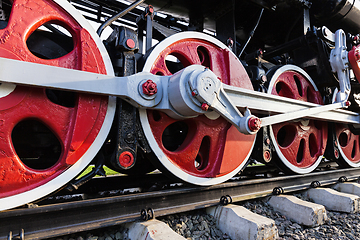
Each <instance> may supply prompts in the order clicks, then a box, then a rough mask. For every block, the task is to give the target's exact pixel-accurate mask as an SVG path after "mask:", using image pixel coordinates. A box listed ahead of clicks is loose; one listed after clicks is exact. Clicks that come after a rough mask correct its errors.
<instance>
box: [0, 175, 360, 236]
mask: <svg viewBox="0 0 360 240" xmlns="http://www.w3.org/2000/svg"><path fill="white" fill-rule="evenodd" d="M343 176H345V177H347V179H348V180H355V179H357V178H358V177H359V176H360V168H353V169H337V170H328V171H323V172H315V173H311V174H307V175H292V176H281V177H275V178H263V179H255V180H240V181H233V182H227V183H223V184H219V185H216V186H211V187H182V188H178V189H170V190H161V191H156V192H147V193H137V194H128V195H125V196H114V197H105V198H100V199H93V200H83V201H76V202H70V203H61V204H52V205H46V206H40V207H37V208H28V209H16V210H7V211H4V212H1V213H0V222H1V224H0V239H7V237H8V233H9V231H12V232H14V233H17V232H19V231H20V230H21V229H23V230H24V231H25V237H26V238H27V239H44V238H49V237H56V236H60V235H65V234H70V233H75V232H80V231H87V230H92V229H97V228H102V227H109V226H113V225H116V224H120V223H124V222H130V221H135V220H140V211H141V209H148V208H151V209H152V210H153V211H154V214H155V216H156V217H159V216H164V215H168V214H175V213H179V212H184V211H189V210H194V209H200V208H205V207H210V206H215V205H218V204H219V201H220V198H221V197H222V196H225V195H230V196H231V198H232V200H233V202H238V201H242V200H248V199H253V198H259V197H265V196H270V195H271V194H272V192H273V189H274V188H276V187H281V188H282V189H283V190H284V192H285V193H289V192H293V191H299V190H304V189H308V188H310V185H311V183H312V182H314V181H319V182H320V183H321V185H322V186H325V185H329V184H334V183H337V182H338V179H339V178H340V177H343Z"/></svg>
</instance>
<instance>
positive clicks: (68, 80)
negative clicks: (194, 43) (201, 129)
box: [0, 58, 360, 134]
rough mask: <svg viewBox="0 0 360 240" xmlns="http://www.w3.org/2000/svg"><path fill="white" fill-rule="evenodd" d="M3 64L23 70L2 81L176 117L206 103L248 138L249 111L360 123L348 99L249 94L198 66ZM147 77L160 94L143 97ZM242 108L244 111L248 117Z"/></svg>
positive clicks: (275, 117) (282, 118)
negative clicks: (106, 71) (112, 72)
mask: <svg viewBox="0 0 360 240" xmlns="http://www.w3.org/2000/svg"><path fill="white" fill-rule="evenodd" d="M0 64H1V66H3V68H4V69H21V70H19V71H11V72H9V71H2V72H1V73H0V79H1V81H2V82H7V83H13V84H21V85H22V84H24V85H30V86H36V87H45V88H54V89H61V90H68V91H77V92H87V93H92V94H101V95H111V96H117V97H121V98H123V99H125V100H127V101H129V102H130V103H131V104H133V105H134V106H136V107H139V108H151V109H157V110H161V111H163V112H166V113H167V114H168V115H170V116H172V117H174V118H177V119H182V118H192V117H196V116H198V115H201V114H206V113H208V112H209V110H207V109H204V108H203V104H207V105H208V106H209V107H210V110H213V111H215V112H216V113H218V114H219V115H221V116H222V117H224V118H225V119H227V121H229V122H230V123H231V124H232V125H234V126H235V127H236V128H237V129H238V130H239V131H240V132H241V133H244V134H255V133H256V132H257V131H258V130H259V128H258V127H257V128H254V127H252V126H251V124H252V123H251V122H253V121H254V119H256V117H255V116H253V115H252V114H251V113H250V110H249V109H251V110H253V111H254V112H256V113H261V114H270V115H272V116H269V117H264V118H261V119H260V120H261V126H268V125H272V124H277V123H281V122H286V121H292V120H296V119H299V118H303V117H307V118H314V119H318V120H327V121H333V122H342V123H348V124H354V125H356V124H360V119H359V114H357V113H354V112H350V111H343V110H339V109H341V108H346V107H348V106H349V102H348V101H342V102H339V103H333V104H328V105H325V106H321V105H317V104H313V103H310V102H303V101H298V100H294V99H289V98H285V97H280V96H273V95H269V94H265V93H261V92H255V91H249V90H246V89H242V88H239V87H234V86H229V85H225V84H223V83H221V81H220V80H219V79H218V77H217V76H216V75H215V74H214V73H213V72H212V71H211V70H210V69H208V68H205V67H203V66H200V65H191V66H189V67H186V68H185V69H183V70H181V71H179V72H178V73H176V74H174V75H172V76H157V75H153V74H151V73H146V72H141V73H138V74H135V75H132V76H127V77H112V76H107V75H102V74H95V73H89V72H83V71H77V70H72V69H64V68H58V67H53V66H46V65H41V64H35V63H28V62H22V61H17V60H11V59H6V58H0ZM303 74H306V73H303ZM149 79H150V80H152V81H153V83H154V84H156V86H157V93H156V94H152V95H151V96H148V95H146V94H144V92H143V89H142V86H143V84H144V83H145V82H146V81H148V80H149ZM238 108H241V109H244V110H245V113H244V116H243V115H242V114H241V113H240V112H239V110H238Z"/></svg>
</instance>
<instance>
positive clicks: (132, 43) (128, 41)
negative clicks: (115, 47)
mask: <svg viewBox="0 0 360 240" xmlns="http://www.w3.org/2000/svg"><path fill="white" fill-rule="evenodd" d="M126 46H127V47H129V48H134V47H135V42H134V40H132V39H131V38H129V39H128V40H126Z"/></svg>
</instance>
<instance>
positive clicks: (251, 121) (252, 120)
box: [248, 117, 261, 132]
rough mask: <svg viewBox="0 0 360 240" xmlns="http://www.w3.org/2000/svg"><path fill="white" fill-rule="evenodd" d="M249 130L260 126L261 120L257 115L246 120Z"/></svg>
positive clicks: (254, 130) (256, 129)
mask: <svg viewBox="0 0 360 240" xmlns="http://www.w3.org/2000/svg"><path fill="white" fill-rule="evenodd" d="M248 126H249V129H250V131H252V132H256V131H259V129H260V128H261V120H260V119H259V118H257V117H252V118H250V119H249V121H248Z"/></svg>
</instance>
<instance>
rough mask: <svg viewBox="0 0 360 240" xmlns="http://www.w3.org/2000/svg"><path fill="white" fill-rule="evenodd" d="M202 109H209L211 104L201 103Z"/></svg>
mask: <svg viewBox="0 0 360 240" xmlns="http://www.w3.org/2000/svg"><path fill="white" fill-rule="evenodd" d="M201 110H203V111H207V110H209V104H207V103H203V104H201Z"/></svg>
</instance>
